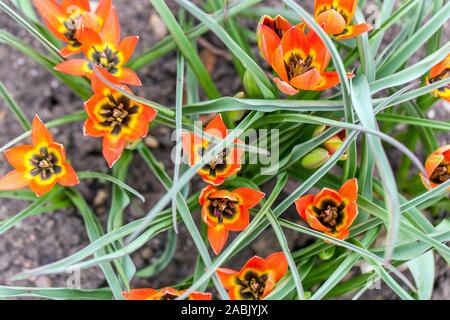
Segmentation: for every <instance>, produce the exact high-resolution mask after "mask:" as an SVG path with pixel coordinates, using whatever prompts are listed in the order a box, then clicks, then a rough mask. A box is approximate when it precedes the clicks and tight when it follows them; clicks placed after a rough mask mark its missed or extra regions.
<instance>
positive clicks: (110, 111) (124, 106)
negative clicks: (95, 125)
mask: <svg viewBox="0 0 450 320" xmlns="http://www.w3.org/2000/svg"><path fill="white" fill-rule="evenodd" d="M138 111H139V106H137V105H133V104H132V101H131V100H130V99H129V98H128V97H126V96H124V95H121V96H119V97H114V95H112V94H109V95H108V101H107V102H106V103H105V104H103V105H102V106H101V107H100V109H99V111H98V112H99V115H100V117H102V118H103V119H105V120H104V121H103V122H101V123H100V125H101V126H104V127H111V128H112V130H111V133H112V134H113V135H117V134H119V133H120V132H121V131H122V128H123V127H128V126H129V124H130V120H131V117H132V115H133V114H136V113H137V112H138Z"/></svg>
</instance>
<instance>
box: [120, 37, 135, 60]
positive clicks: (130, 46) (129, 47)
mask: <svg viewBox="0 0 450 320" xmlns="http://www.w3.org/2000/svg"><path fill="white" fill-rule="evenodd" d="M138 42H139V37H138V36H130V37H125V38H123V39H122V41H121V42H120V44H119V51H120V52H122V54H123V61H122V63H124V64H125V63H127V62H128V60H130V58H131V56H132V55H133V52H134V50H135V49H136V45H137V43H138Z"/></svg>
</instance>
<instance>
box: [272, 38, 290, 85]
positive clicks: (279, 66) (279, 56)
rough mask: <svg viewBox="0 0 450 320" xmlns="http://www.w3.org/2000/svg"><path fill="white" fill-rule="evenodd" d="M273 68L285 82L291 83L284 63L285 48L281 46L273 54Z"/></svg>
mask: <svg viewBox="0 0 450 320" xmlns="http://www.w3.org/2000/svg"><path fill="white" fill-rule="evenodd" d="M272 68H273V70H275V72H276V73H277V74H278V76H279V77H280V78H281V79H282V80H283V81H284V82H289V78H288V75H287V72H286V65H285V63H284V56H283V48H282V47H281V46H278V47H277V48H276V49H275V50H274V52H273V57H272ZM274 81H275V79H274ZM275 83H276V81H275ZM280 90H281V89H280ZM281 91H283V90H281ZM283 92H284V91H283ZM285 93H286V92H285Z"/></svg>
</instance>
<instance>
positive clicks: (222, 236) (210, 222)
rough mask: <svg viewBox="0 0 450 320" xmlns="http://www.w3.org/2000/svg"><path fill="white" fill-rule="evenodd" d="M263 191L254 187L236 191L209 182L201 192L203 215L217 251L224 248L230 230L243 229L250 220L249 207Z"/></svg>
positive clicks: (210, 239) (258, 199)
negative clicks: (221, 188) (223, 188)
mask: <svg viewBox="0 0 450 320" xmlns="http://www.w3.org/2000/svg"><path fill="white" fill-rule="evenodd" d="M264 195H265V194H264V193H263V192H260V191H257V190H254V189H251V188H245V187H243V188H237V189H235V190H233V191H228V190H220V189H217V188H216V187H214V186H211V185H209V186H207V187H206V188H204V189H203V190H202V192H201V194H200V198H199V203H200V205H201V206H202V219H203V221H204V222H205V223H206V225H207V226H208V240H209V243H210V244H211V247H212V249H213V250H214V252H215V253H216V254H219V253H220V251H222V248H223V246H224V245H225V243H226V242H227V239H228V232H229V231H242V230H245V228H247V226H248V224H249V222H250V213H249V209H251V208H253V207H254V206H256V205H257V204H258V203H259V202H260V201H261V199H262V198H264Z"/></svg>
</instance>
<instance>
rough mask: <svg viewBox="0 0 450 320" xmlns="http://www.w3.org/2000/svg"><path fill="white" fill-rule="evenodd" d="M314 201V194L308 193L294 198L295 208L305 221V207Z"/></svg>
mask: <svg viewBox="0 0 450 320" xmlns="http://www.w3.org/2000/svg"><path fill="white" fill-rule="evenodd" d="M313 203H314V195H312V194H308V195H306V196H303V197H300V198H298V199H297V200H295V208H296V209H297V212H298V213H299V214H300V217H301V218H302V219H303V220H305V221H306V214H305V212H306V209H307V208H308V207H309V206H310V205H312V204H313Z"/></svg>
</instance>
